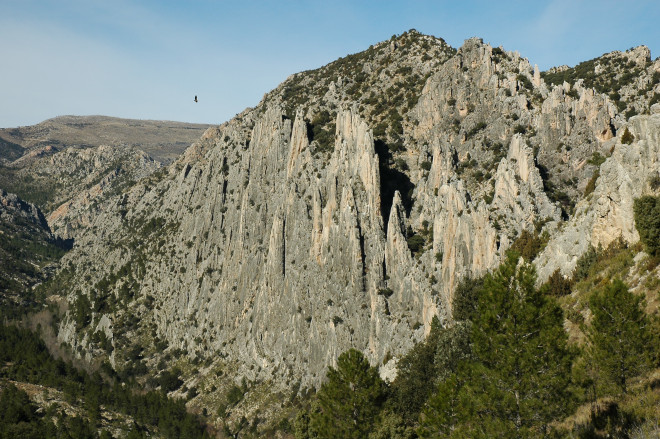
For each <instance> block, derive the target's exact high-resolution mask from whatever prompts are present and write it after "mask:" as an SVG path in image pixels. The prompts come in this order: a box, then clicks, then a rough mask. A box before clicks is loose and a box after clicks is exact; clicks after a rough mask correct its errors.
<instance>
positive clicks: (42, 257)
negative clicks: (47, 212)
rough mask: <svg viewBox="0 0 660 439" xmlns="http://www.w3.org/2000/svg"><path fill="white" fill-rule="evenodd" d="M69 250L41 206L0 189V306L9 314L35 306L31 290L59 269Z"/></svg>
mask: <svg viewBox="0 0 660 439" xmlns="http://www.w3.org/2000/svg"><path fill="white" fill-rule="evenodd" d="M66 247H67V246H66V243H65V242H62V241H61V240H58V239H57V238H56V237H55V236H54V235H53V234H52V233H51V231H50V228H49V227H48V223H47V222H46V218H45V217H44V215H43V213H41V210H39V208H38V207H37V206H35V205H34V204H31V203H27V202H25V201H23V200H22V199H20V198H19V197H18V196H16V195H15V194H10V193H8V192H6V191H4V190H3V189H0V304H1V305H2V306H3V307H4V309H5V311H6V312H7V314H10V313H11V311H10V307H11V306H16V305H21V306H24V307H28V306H30V305H31V304H32V302H33V297H31V296H30V295H29V294H28V289H29V288H30V287H32V286H34V285H35V284H37V283H40V282H43V281H44V280H45V279H46V277H47V275H48V274H49V272H52V271H54V270H55V261H56V260H57V259H58V257H60V256H61V255H62V254H63V253H64V251H65V248H66Z"/></svg>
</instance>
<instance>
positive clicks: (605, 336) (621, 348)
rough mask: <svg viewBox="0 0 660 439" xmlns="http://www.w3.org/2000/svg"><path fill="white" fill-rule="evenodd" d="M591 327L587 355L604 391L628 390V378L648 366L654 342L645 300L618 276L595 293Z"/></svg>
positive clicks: (591, 307)
mask: <svg viewBox="0 0 660 439" xmlns="http://www.w3.org/2000/svg"><path fill="white" fill-rule="evenodd" d="M589 309H590V310H591V313H592V315H593V319H592V321H591V326H590V327H589V329H588V333H587V336H588V340H589V346H588V349H587V358H588V360H589V362H590V364H591V366H592V367H593V368H594V369H595V370H596V372H597V381H598V384H599V386H598V387H599V388H600V389H601V391H603V392H605V393H615V392H617V391H623V392H624V393H625V392H626V390H627V386H626V384H627V381H628V379H629V378H631V377H633V376H636V375H638V374H640V373H642V372H644V371H645V370H646V369H647V368H648V367H649V362H650V361H649V360H650V352H649V351H650V349H649V346H650V344H651V339H650V330H649V320H648V317H647V316H646V314H645V312H644V301H643V299H642V298H641V297H640V296H637V295H635V294H632V293H631V292H630V291H628V287H626V285H625V284H624V283H623V282H622V281H621V280H619V279H617V280H615V281H614V282H612V283H611V284H609V285H607V286H606V287H605V288H603V289H602V290H600V291H597V292H596V293H594V295H593V296H592V297H591V300H590V301H589Z"/></svg>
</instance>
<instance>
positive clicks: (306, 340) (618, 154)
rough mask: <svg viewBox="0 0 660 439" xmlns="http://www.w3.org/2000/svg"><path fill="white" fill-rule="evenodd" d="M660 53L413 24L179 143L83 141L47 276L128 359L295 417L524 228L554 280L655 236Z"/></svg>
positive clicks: (205, 401)
mask: <svg viewBox="0 0 660 439" xmlns="http://www.w3.org/2000/svg"><path fill="white" fill-rule="evenodd" d="M620 59H625V60H626V61H625V62H622V61H617V60H620ZM580 66H582V67H580ZM613 66H616V69H614V67H613ZM592 68H593V72H592V70H590V69H592ZM659 71H660V62H659V61H658V60H656V61H654V62H652V61H651V60H650V54H649V53H648V50H647V49H646V50H645V48H644V47H640V48H636V49H634V50H631V51H629V52H626V53H624V54H621V53H612V54H607V55H604V56H603V57H601V58H599V59H597V60H592V62H590V64H588V65H587V66H586V67H585V66H583V65H579V66H576V67H575V68H573V69H569V68H557V69H553V70H551V71H549V72H545V73H543V74H542V73H541V72H539V70H538V68H536V67H534V66H533V65H532V64H530V62H529V61H528V60H527V59H525V58H523V57H521V56H520V55H519V54H518V53H517V52H510V51H507V50H505V49H504V48H502V47H492V46H491V45H489V44H486V43H484V42H483V41H482V40H481V39H478V38H472V39H469V40H466V41H465V43H464V44H463V45H462V46H461V47H460V48H458V49H454V48H451V47H450V46H448V45H447V44H446V43H445V42H444V41H443V40H442V39H439V38H435V37H431V36H426V35H422V34H420V33H418V32H416V31H414V30H411V31H409V32H406V33H404V34H402V35H400V36H395V37H393V38H392V39H390V40H388V41H384V42H381V43H378V44H375V45H373V46H371V47H370V48H369V49H367V50H365V51H364V52H360V53H357V54H353V55H349V56H347V57H345V58H341V59H339V60H337V61H335V62H333V63H330V64H328V65H327V66H324V67H321V68H319V69H316V70H311V71H306V72H301V73H297V74H294V75H292V76H290V77H289V78H288V79H287V80H286V81H285V82H284V83H282V84H281V85H280V86H278V87H277V88H276V89H275V90H273V91H271V92H269V93H267V94H266V95H265V96H264V98H263V100H262V101H261V102H260V103H258V104H257V105H256V106H255V107H254V108H248V109H246V110H245V111H243V112H242V113H240V114H239V115H237V116H236V117H235V118H234V119H232V120H230V121H228V122H226V123H224V124H222V125H220V126H219V127H214V128H210V129H208V130H206V131H205V133H204V134H203V136H202V137H201V138H199V139H198V140H196V141H195V142H194V143H193V144H192V145H191V146H190V147H189V148H188V149H186V151H185V152H184V153H183V154H182V155H181V156H179V157H178V158H177V159H176V160H175V161H174V162H173V163H172V164H169V165H166V166H164V167H160V166H159V164H158V163H156V162H153V161H151V160H150V159H149V158H148V157H146V155H143V154H144V153H141V152H140V151H137V150H136V149H134V148H127V149H126V150H125V151H126V155H125V156H122V157H127V158H123V159H122V164H121V165H120V166H118V165H115V163H114V162H113V160H114V157H115V156H116V154H119V152H120V151H122V149H120V148H110V149H103V148H102V147H99V148H97V149H96V150H95V153H94V157H93V158H85V157H84V154H83V153H84V150H81V149H77V148H69V149H67V150H66V151H64V152H63V153H66V154H69V155H68V156H64V155H60V156H59V157H63V158H64V157H76V158H75V159H71V160H72V161H75V160H79V161H80V163H82V164H86V165H84V166H83V165H81V166H80V167H77V168H76V171H75V172H70V173H68V176H66V177H63V178H61V181H60V184H61V185H62V188H66V190H62V189H60V191H61V192H60V193H65V194H72V193H74V192H77V191H79V190H80V188H81V187H84V188H85V190H87V191H88V192H83V194H84V195H82V198H80V197H81V196H80V195H75V196H71V195H68V197H69V198H54V200H56V201H48V203H50V204H48V203H46V204H45V205H46V206H48V207H47V208H46V210H47V211H48V212H49V213H50V216H49V223H51V226H52V227H53V230H55V231H56V232H58V233H61V234H62V236H66V237H73V238H74V239H75V245H74V247H73V249H72V250H71V251H70V252H68V253H67V254H66V255H65V256H64V257H63V258H62V260H61V267H62V268H61V269H60V271H59V273H58V275H57V276H56V277H55V278H54V279H53V281H52V282H53V285H61V284H62V282H65V284H66V285H69V287H68V288H64V289H62V288H59V287H48V286H46V287H45V290H44V291H45V294H49V295H50V299H49V300H52V301H61V302H66V303H67V304H68V311H66V312H64V313H63V314H62V315H61V316H60V317H61V320H60V321H59V326H58V327H57V331H58V337H59V341H61V342H62V343H64V344H65V345H67V346H69V347H70V348H71V350H72V352H74V353H76V355H77V356H79V357H80V358H83V359H87V360H92V359H94V360H95V361H103V360H106V359H107V361H108V364H110V365H111V366H112V368H113V369H114V370H115V371H116V373H117V374H118V376H119V377H121V379H126V380H129V379H134V380H137V381H139V382H141V383H145V384H147V385H149V384H151V385H152V386H153V387H159V383H161V382H162V381H161V380H164V379H165V378H171V377H172V375H174V376H175V377H177V378H179V377H180V378H181V382H182V384H183V387H181V388H180V389H172V390H171V392H170V396H175V397H176V396H181V397H183V396H184V395H187V396H188V397H190V401H189V402H188V408H189V409H190V410H193V411H196V412H198V413H205V416H206V419H207V421H208V422H209V423H210V424H212V425H216V426H218V427H220V426H222V425H225V426H226V432H229V433H236V432H238V431H243V433H245V432H246V431H248V430H249V431H250V434H254V435H259V433H260V432H261V433H263V432H265V431H266V430H267V429H269V428H272V427H273V425H274V423H275V422H277V420H278V419H281V418H282V417H284V418H287V419H288V418H292V416H293V414H295V412H296V410H297V408H296V404H301V401H302V400H305V398H306V397H307V396H309V395H313V394H314V393H315V391H316V390H318V389H320V388H321V385H322V383H324V382H326V380H327V377H326V372H327V370H328V367H335V366H336V365H337V360H338V358H339V356H340V354H341V353H342V352H345V351H348V350H349V348H355V349H357V351H359V352H361V353H363V354H364V356H365V357H366V359H367V360H368V362H369V364H371V365H372V366H376V367H377V368H378V369H379V374H380V376H381V377H383V378H384V379H385V380H387V381H392V380H394V379H395V377H396V376H397V365H398V362H399V361H401V360H402V358H404V356H405V355H406V353H407V352H409V351H410V350H411V349H412V348H413V347H414V346H416V345H417V343H419V342H422V341H423V340H425V339H426V337H427V336H428V335H429V334H431V332H432V327H434V325H435V326H436V327H437V325H438V324H439V325H440V326H442V327H445V328H449V327H451V326H452V325H453V324H454V323H455V318H454V304H455V298H456V290H457V287H458V285H459V284H460V282H461V280H463V279H465V278H480V277H482V276H483V275H485V274H486V273H488V272H489V271H493V270H495V269H497V267H499V266H500V264H501V263H502V262H503V261H506V260H507V256H506V254H507V250H509V249H511V248H513V249H516V250H518V251H521V250H522V252H521V253H524V255H525V257H526V258H527V259H528V260H534V262H535V266H536V267H537V271H538V274H539V279H538V283H539V284H542V283H544V282H545V281H546V280H547V279H548V278H549V277H551V275H553V274H554V273H555V272H556V270H559V272H560V273H563V274H564V275H566V276H568V277H571V276H572V274H573V272H574V270H575V268H576V266H578V264H579V260H580V258H582V257H583V255H585V254H587V253H588V252H589V251H590V248H591V247H594V248H599V246H600V248H607V247H608V246H610V245H611V244H612V243H613V242H615V241H617V239H619V238H621V240H622V242H623V243H624V245H625V247H626V248H628V247H630V248H637V250H636V253H635V255H630V257H631V258H639V260H642V259H644V258H646V257H647V256H645V255H644V254H643V253H642V248H640V247H639V246H638V247H635V245H636V244H637V243H638V242H639V239H640V238H639V233H638V232H637V231H636V228H635V224H634V218H633V214H632V205H633V200H634V199H636V198H639V197H641V196H644V195H654V196H657V195H659V194H660V192H659V191H660V186H659V185H657V184H655V183H654V182H656V181H657V179H658V178H660V139H659V137H658V136H659V135H660V106H658V105H655V106H654V105H653V104H654V103H655V100H654V99H655V98H654V96H656V95H657V93H660V83H658V82H657V81H655V79H656V76H657V72H659ZM585 72H586V73H585ZM612 72H614V73H613V76H612V75H611V74H610V73H612ZM631 78H632V79H631ZM615 92H616V93H618V95H615V94H614V93H615ZM631 110H634V113H635V114H634V115H633V113H631ZM4 139H5V141H6V142H12V143H16V142H17V141H18V140H17V139H18V138H17V137H11V138H10V137H4ZM16 144H18V143H16ZM14 150H15V148H12V149H10V151H14ZM11 154H14V153H11ZM104 154H105V155H104ZM136 154H137V155H136ZM9 155H10V153H8V154H7V156H9ZM22 160H28V158H27V156H25V157H22V158H19V159H17V160H14V162H13V163H18V162H21V161H22ZM67 160H69V159H68V158H67ZM39 163H40V164H38V165H35V166H36V167H35V168H30V169H33V171H31V172H29V173H28V174H30V175H32V174H34V173H37V172H43V173H47V172H48V171H47V170H48V169H49V168H48V167H46V166H45V165H44V164H43V163H44V162H39ZM90 163H93V165H90ZM127 163H128V164H130V163H133V164H135V163H139V165H136V166H134V167H130V166H128V165H126V164H127ZM51 164H52V166H53V167H54V168H55V167H58V166H59V165H58V162H57V160H55V159H54V158H53V159H52V160H51ZM23 169H28V168H27V167H25V168H23ZM37 169H38V170H39V171H37ZM156 169H159V170H158V171H156ZM100 170H103V171H102V172H97V171H100ZM106 170H107V171H108V172H110V174H108V172H106ZM107 175H126V176H128V177H127V178H125V179H123V180H121V179H112V178H108V177H106V176H107ZM71 182H73V183H71ZM81 185H82V186H81ZM0 186H1V185H0ZM99 190H102V192H103V194H104V195H103V196H102V197H98V198H96V199H94V198H93V197H92V195H90V194H93V193H94V191H97V192H98V191H99ZM48 200H53V198H49V199H48ZM57 206H66V208H62V207H57ZM90 206H93V210H91V211H90V212H87V211H86V209H90ZM60 215H62V217H63V218H64V219H65V220H64V222H62V223H58V221H60V219H59V218H60ZM65 231H66V232H65ZM67 233H68V234H67ZM530 249H531V250H530ZM638 270H639V268H638ZM653 270H655V268H653V269H652V270H651V274H646V273H645V274H644V276H651V277H653V276H656V275H657V270H655V271H653ZM622 276H623V277H624V278H625V279H628V278H630V276H632V275H629V274H627V273H623V274H622ZM645 279H646V278H645ZM647 282H648V283H649V285H652V287H648V288H647V287H643V288H641V290H643V293H644V295H645V296H648V298H647V299H648V303H650V304H655V305H656V306H655V309H654V308H653V307H652V308H650V309H649V310H648V312H649V314H651V315H654V314H657V301H655V299H654V298H653V295H654V294H656V287H657V285H656V284H653V283H652V281H646V280H645V281H644V282H642V281H636V283H635V288H636V291H638V292H640V291H641V290H640V287H639V285H646V284H647ZM644 288H646V289H644ZM576 291H577V290H576ZM589 292H591V290H589ZM576 294H578V293H576ZM579 294H587V293H585V292H581V293H579ZM580 300H584V299H579V300H578V299H577V295H576V303H577V302H579V301H580ZM567 302H568V300H567ZM564 305H566V306H567V307H570V306H572V305H569V304H568V303H566V304H564ZM574 312H577V313H585V314H587V317H588V313H587V312H586V308H585V307H584V302H582V306H577V307H576V308H575V309H574ZM573 316H574V317H575V315H573ZM433 322H436V323H435V324H434V323H433ZM566 325H567V326H568V325H569V324H568V323H567V324H566ZM575 337H576V339H579V335H575ZM161 388H163V387H161ZM189 389H195V392H193V394H191V393H190V392H189ZM248 423H250V425H249V426H248ZM262 424H263V425H262ZM248 427H249V428H248ZM269 431H270V430H269ZM229 433H227V434H229ZM243 433H242V434H243Z"/></svg>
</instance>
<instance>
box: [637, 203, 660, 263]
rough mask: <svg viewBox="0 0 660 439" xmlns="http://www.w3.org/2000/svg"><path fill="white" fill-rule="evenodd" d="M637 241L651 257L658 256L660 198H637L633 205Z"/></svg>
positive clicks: (659, 251) (659, 242)
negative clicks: (640, 242) (637, 234)
mask: <svg viewBox="0 0 660 439" xmlns="http://www.w3.org/2000/svg"><path fill="white" fill-rule="evenodd" d="M633 212H634V215H635V227H636V228H637V231H638V232H639V239H640V241H642V243H643V244H644V245H645V246H646V248H647V250H648V252H649V253H650V254H651V255H654V256H658V255H660V197H652V196H650V195H647V196H644V197H641V198H638V199H636V200H635V202H634V204H633Z"/></svg>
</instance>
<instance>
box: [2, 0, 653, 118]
mask: <svg viewBox="0 0 660 439" xmlns="http://www.w3.org/2000/svg"><path fill="white" fill-rule="evenodd" d="M658 23H660V1H658V0H626V1H623V0H618V1H614V0H549V1H543V0H524V1H522V0H521V1H518V0H514V1H505V0H502V1H492V0H488V1H486V0H484V1H477V0H464V1H456V0H454V1H444V0H435V1H433V0H408V1H388V0H379V1H371V0H369V1H366V0H365V1H359V0H333V1H328V0H324V1H302V0H298V1H294V0H278V1H265V0H263V1H256V0H243V1H222V0H179V1H171V0H142V1H138V0H134V1H129V0H106V1H102V0H0V127H1V128H8V127H17V126H23V125H31V124H35V123H38V122H41V121H43V120H45V119H48V118H51V117H55V116H59V115H93V114H100V115H106V116H115V117H124V118H134V119H152V120H176V121H183V122H197V123H212V124H220V123H222V122H224V121H226V120H228V119H231V118H232V117H233V116H234V115H235V114H237V113H239V112H241V111H242V110H244V109H245V108H246V107H252V106H255V105H256V104H257V103H258V102H259V101H260V100H261V98H262V97H263V95H264V94H265V93H266V92H268V91H270V90H272V89H273V88H275V87H276V86H277V85H278V84H279V83H281V82H282V81H284V80H285V79H286V78H287V77H288V76H289V75H291V74H293V73H297V72H300V71H303V70H308V69H314V68H318V67H321V66H323V65H325V64H327V63H329V62H331V61H333V60H335V59H337V58H339V57H342V56H345V55H347V54H350V53H356V52H360V51H362V50H365V49H367V48H368V47H369V45H371V44H375V43H377V42H379V41H383V40H386V39H389V38H390V37H391V36H392V35H395V34H396V35H399V34H401V33H403V32H405V31H407V30H409V29H417V30H418V31H419V32H422V33H424V34H430V35H434V36H436V37H441V38H443V39H444V40H445V41H447V43H449V44H450V45H451V46H453V47H455V48H458V47H460V46H461V45H462V44H463V41H464V40H466V39H468V38H471V37H474V36H477V37H481V38H483V39H484V41H485V42H487V43H490V44H491V45H493V46H503V47H504V49H506V50H517V51H518V52H519V53H520V54H521V55H522V56H524V57H526V58H528V59H529V61H530V62H531V63H532V64H538V66H539V68H540V69H541V70H545V69H548V68H550V67H552V66H557V65H562V64H567V65H570V66H573V65H575V64H577V63H579V62H581V61H586V60H588V59H591V58H595V57H597V56H600V55H602V54H603V53H607V52H610V51H613V50H627V49H629V48H631V47H634V46H638V45H641V44H644V45H646V46H648V47H649V48H650V49H651V56H652V58H653V59H655V58H657V57H658V56H660V25H659V24H658ZM195 95H197V96H198V100H199V102H197V103H195V102H193V99H194V96H195Z"/></svg>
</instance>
